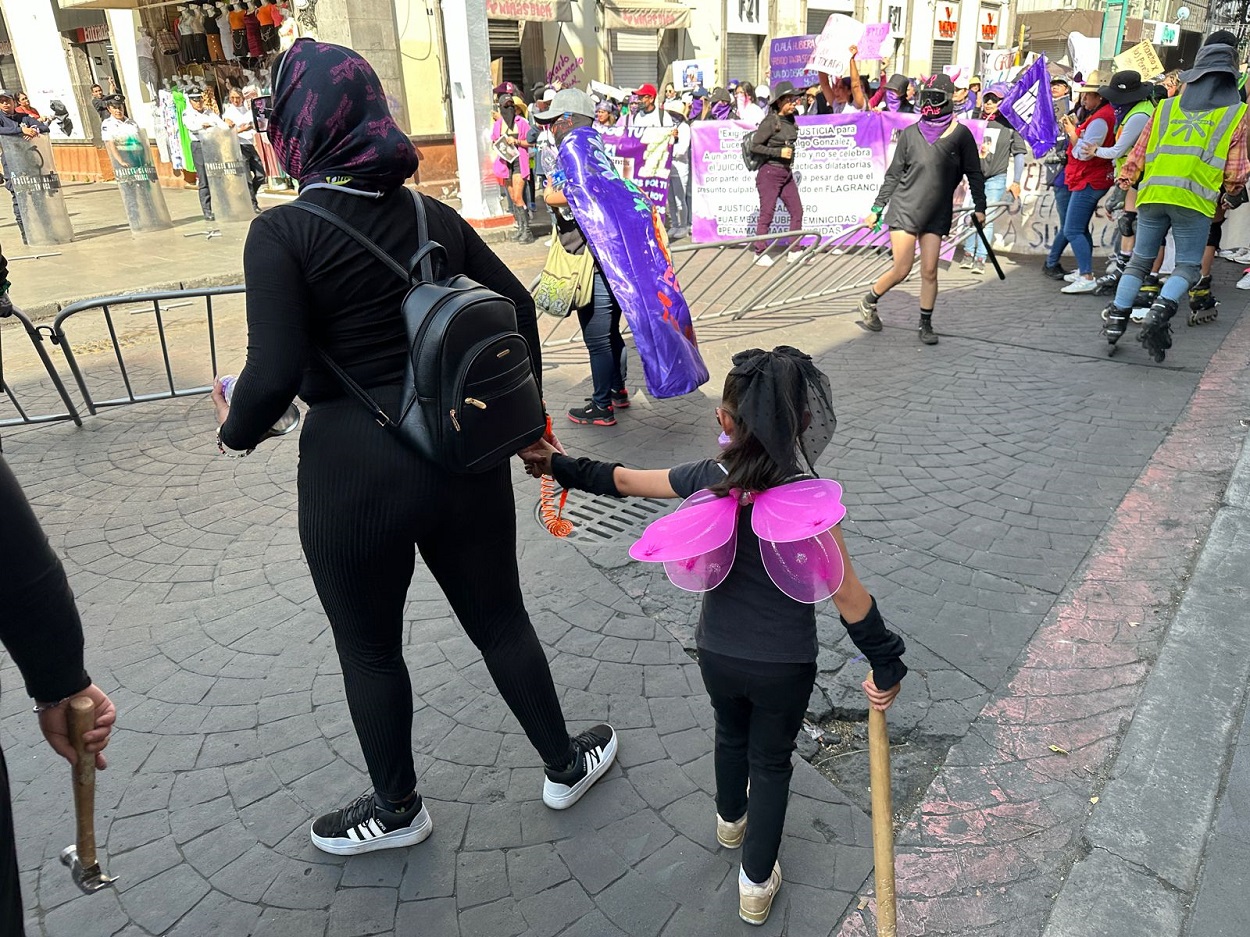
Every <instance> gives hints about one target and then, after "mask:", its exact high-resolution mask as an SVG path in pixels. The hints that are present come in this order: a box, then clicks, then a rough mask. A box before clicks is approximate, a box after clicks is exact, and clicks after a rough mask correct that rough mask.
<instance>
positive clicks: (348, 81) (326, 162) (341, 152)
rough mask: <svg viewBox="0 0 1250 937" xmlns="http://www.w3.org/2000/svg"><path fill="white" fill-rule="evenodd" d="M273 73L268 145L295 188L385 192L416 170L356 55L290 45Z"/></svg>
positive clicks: (326, 46)
mask: <svg viewBox="0 0 1250 937" xmlns="http://www.w3.org/2000/svg"><path fill="white" fill-rule="evenodd" d="M273 74H274V76H275V78H274V87H273V106H272V108H271V110H270V117H269V140H270V142H271V143H272V144H273V148H274V151H275V152H276V153H277V154H278V161H279V162H280V163H281V164H282V168H283V169H285V170H286V171H287V173H289V174H290V175H291V176H292V177H294V178H295V179H297V180H298V181H299V184H300V185H301V186H308V185H311V184H313V183H318V182H320V183H330V184H332V185H343V186H348V187H350V188H353V189H364V190H366V191H371V192H385V191H387V190H389V189H393V188H395V187H396V186H398V185H401V184H402V183H403V182H404V180H405V179H407V178H408V177H409V176H411V175H412V174H413V173H414V172H416V169H417V152H416V150H414V149H413V146H412V142H411V141H410V140H409V139H408V136H407V134H405V133H404V132H403V131H402V130H400V129H399V125H398V124H396V123H395V119H394V118H393V117H391V112H390V108H389V107H388V106H387V103H386V94H385V92H383V90H382V83H381V82H380V81H378V76H377V74H376V73H375V72H374V71H373V68H372V67H371V66H370V65H369V63H368V62H366V61H365V60H364V59H363V58H361V56H360V55H359V54H358V53H356V52H354V51H353V50H351V49H346V48H344V47H343V46H336V45H331V44H330V43H328V42H316V41H315V40H312V39H297V40H296V41H295V44H294V45H292V46H291V48H290V49H289V50H288V51H287V52H285V53H283V54H282V55H281V56H279V57H278V59H277V61H275V62H274V65H273Z"/></svg>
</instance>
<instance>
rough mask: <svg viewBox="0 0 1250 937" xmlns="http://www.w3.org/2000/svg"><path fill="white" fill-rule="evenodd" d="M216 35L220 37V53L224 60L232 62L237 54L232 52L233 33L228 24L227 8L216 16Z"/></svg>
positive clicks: (228, 14)
mask: <svg viewBox="0 0 1250 937" xmlns="http://www.w3.org/2000/svg"><path fill="white" fill-rule="evenodd" d="M217 35H218V36H220V37H221V54H222V55H223V56H224V57H225V59H226V61H228V62H233V61H234V60H235V59H237V58H238V56H237V55H235V52H234V34H233V30H232V27H231V25H230V11H229V10H226V12H225V13H222V14H221V16H219V17H217Z"/></svg>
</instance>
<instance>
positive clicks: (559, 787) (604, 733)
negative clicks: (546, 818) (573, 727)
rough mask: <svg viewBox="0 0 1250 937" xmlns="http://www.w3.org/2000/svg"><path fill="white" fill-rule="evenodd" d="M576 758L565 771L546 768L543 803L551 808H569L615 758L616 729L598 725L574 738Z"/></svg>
mask: <svg viewBox="0 0 1250 937" xmlns="http://www.w3.org/2000/svg"><path fill="white" fill-rule="evenodd" d="M573 747H574V748H576V749H577V757H576V759H575V760H574V762H573V765H572V767H570V768H569V769H568V770H566V771H552V770H551V769H550V768H548V769H546V770H547V779H546V781H545V782H544V783H543V803H544V804H546V805H547V806H548V807H550V808H551V809H552V810H564V809H566V808H568V807H572V806H573V805H574V804H575V803H577V802H578V801H579V800H581V799H582V795H583V794H585V793H586V792H587V791H588V790H590V786H591V785H592V784H594V783H595V782H596V781H598V780H599V778H600V777H602V776H603V773H604V772H605V771H607V770H608V768H610V767H612V762H613V761H615V760H616V730H615V729H613V728H612V727H611V726H610V725H602V724H600V725H597V726H593V727H591V728H589V729H587V730H586V731H585V732H583V733H582V734H581V735H578V736H575V737H574V738H573Z"/></svg>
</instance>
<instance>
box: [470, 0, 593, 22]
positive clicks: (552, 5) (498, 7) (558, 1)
mask: <svg viewBox="0 0 1250 937" xmlns="http://www.w3.org/2000/svg"><path fill="white" fill-rule="evenodd" d="M486 15H487V16H489V17H490V18H491V19H501V20H526V21H528V22H531V23H571V22H573V6H572V4H571V3H570V0H486Z"/></svg>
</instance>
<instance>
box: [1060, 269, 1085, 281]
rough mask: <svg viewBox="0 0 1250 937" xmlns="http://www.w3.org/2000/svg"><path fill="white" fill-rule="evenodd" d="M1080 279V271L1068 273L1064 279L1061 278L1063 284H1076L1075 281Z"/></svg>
mask: <svg viewBox="0 0 1250 937" xmlns="http://www.w3.org/2000/svg"><path fill="white" fill-rule="evenodd" d="M1080 278H1081V271H1080V270H1073V271H1072V272H1071V273H1069V274H1068V275H1067V276H1066V277H1064V278H1063V282H1064V283H1075V282H1076V281H1077V280H1079V279H1080Z"/></svg>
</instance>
